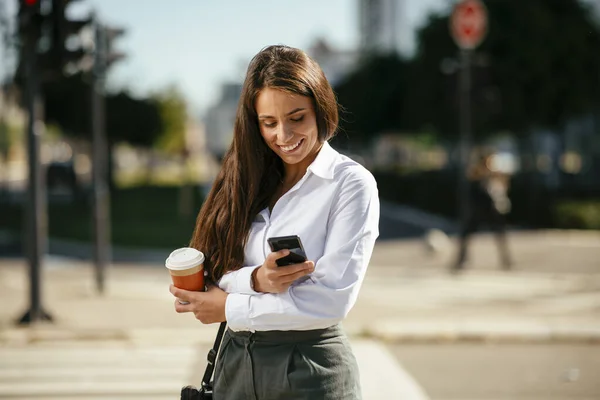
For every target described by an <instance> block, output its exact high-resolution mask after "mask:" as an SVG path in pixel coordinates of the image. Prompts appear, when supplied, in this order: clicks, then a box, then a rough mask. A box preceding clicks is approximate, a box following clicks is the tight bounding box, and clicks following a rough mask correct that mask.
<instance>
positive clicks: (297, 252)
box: [267, 236, 306, 267]
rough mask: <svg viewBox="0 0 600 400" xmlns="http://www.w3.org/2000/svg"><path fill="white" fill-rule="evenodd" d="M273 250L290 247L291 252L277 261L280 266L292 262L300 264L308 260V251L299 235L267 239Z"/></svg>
mask: <svg viewBox="0 0 600 400" xmlns="http://www.w3.org/2000/svg"><path fill="white" fill-rule="evenodd" d="M267 241H268V242H269V246H270V247H271V251H279V250H283V249H288V250H289V251H290V254H288V255H287V256H285V257H282V258H280V259H278V260H277V261H276V263H277V265H278V266H280V267H283V266H286V265H292V264H300V263H303V262H304V261H306V253H305V251H304V247H303V246H302V242H301V241H300V238H299V237H298V236H281V237H273V238H269V239H267Z"/></svg>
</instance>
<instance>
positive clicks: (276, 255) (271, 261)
mask: <svg viewBox="0 0 600 400" xmlns="http://www.w3.org/2000/svg"><path fill="white" fill-rule="evenodd" d="M288 254H290V251H289V250H288V249H283V250H279V251H274V252H272V253H271V254H269V255H268V256H267V261H268V262H267V263H266V264H267V267H270V268H277V267H278V266H277V263H276V261H277V260H278V259H280V258H283V257H285V256H287V255H288Z"/></svg>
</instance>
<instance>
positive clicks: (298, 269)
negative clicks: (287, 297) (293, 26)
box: [252, 249, 315, 293]
mask: <svg viewBox="0 0 600 400" xmlns="http://www.w3.org/2000/svg"><path fill="white" fill-rule="evenodd" d="M289 253H290V251H289V250H285V249H284V250H280V251H275V252H273V253H271V254H269V255H268V256H267V259H266V260H265V262H264V263H263V265H261V266H260V267H258V268H256V269H255V270H254V271H253V272H252V283H253V284H254V290H255V291H257V292H261V293H283V292H285V291H286V290H288V288H289V287H290V285H291V284H292V283H293V282H294V281H295V280H296V279H298V278H302V277H303V276H305V275H308V274H310V273H312V272H313V271H314V270H315V263H314V262H312V261H305V262H303V263H301V264H293V265H286V266H285V267H278V266H277V263H276V261H277V259H279V258H282V257H285V256H287V255H288V254H289Z"/></svg>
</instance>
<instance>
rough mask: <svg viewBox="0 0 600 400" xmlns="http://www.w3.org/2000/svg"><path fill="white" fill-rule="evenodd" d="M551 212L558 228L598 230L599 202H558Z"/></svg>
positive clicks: (599, 219)
mask: <svg viewBox="0 0 600 400" xmlns="http://www.w3.org/2000/svg"><path fill="white" fill-rule="evenodd" d="M553 212H554V217H555V219H556V223H557V225H558V227H559V228H567V229H600V200H581V201H576V200H572V201H560V202H558V204H556V206H555V207H554V210H553Z"/></svg>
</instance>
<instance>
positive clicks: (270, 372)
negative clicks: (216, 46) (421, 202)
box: [171, 46, 379, 400]
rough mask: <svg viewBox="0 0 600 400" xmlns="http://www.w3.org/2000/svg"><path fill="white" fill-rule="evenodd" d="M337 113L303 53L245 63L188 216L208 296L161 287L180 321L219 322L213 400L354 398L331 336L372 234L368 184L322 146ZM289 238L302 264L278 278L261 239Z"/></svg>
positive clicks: (351, 371)
mask: <svg viewBox="0 0 600 400" xmlns="http://www.w3.org/2000/svg"><path fill="white" fill-rule="evenodd" d="M337 123H338V105H337V102H336V99H335V96H334V93H333V91H332V89H331V86H330V85H329V83H328V82H327V80H326V78H325V76H324V74H323V72H322V71H321V68H320V67H319V66H318V65H317V63H316V62H315V61H313V60H312V59H311V58H310V57H308V56H307V55H306V54H305V53H304V52H303V51H301V50H298V49H294V48H290V47H287V46H271V47H267V48H265V49H264V50H262V51H261V52H259V53H258V54H257V55H256V56H255V57H254V58H253V59H252V61H251V62H250V65H249V67H248V71H247V75H246V79H245V82H244V86H243V90H242V95H241V98H240V102H239V105H238V110H237V116H236V121H235V127H234V138H233V143H232V145H231V148H230V149H229V151H228V152H227V154H226V156H225V158H224V160H223V167H222V169H221V171H220V173H219V175H218V177H217V179H216V181H215V183H214V185H213V188H212V190H211V192H210V194H209V195H208V198H207V199H206V202H205V203H204V205H203V207H202V209H201V210H200V213H199V215H198V219H197V223H196V229H195V232H194V235H193V239H192V243H191V246H192V247H195V248H197V249H199V250H200V251H202V252H204V253H205V255H206V261H205V268H206V269H207V271H208V274H209V278H210V280H212V282H215V283H216V285H214V286H211V287H209V289H208V290H207V291H206V292H190V291H185V290H180V289H177V288H175V287H174V286H171V293H172V294H173V295H174V296H175V297H176V298H178V299H181V300H182V301H187V302H189V304H180V303H179V301H178V300H176V301H175V309H176V311H177V312H179V313H194V315H195V317H196V318H197V319H199V320H200V321H201V322H202V323H205V324H206V323H217V322H222V321H225V320H226V321H227V324H228V329H227V331H226V333H225V336H224V339H223V343H222V346H221V351H220V353H219V356H218V360H217V364H216V368H215V381H214V398H215V399H218V400H220V399H227V400H236V399H240V400H246V399H248V400H250V399H256V400H261V399H272V400H276V399H281V400H283V399H285V400H294V399H328V400H342V399H348V400H354V399H360V398H361V389H360V384H359V373H358V366H357V364H356V360H355V358H354V355H353V353H352V350H351V347H350V345H349V342H348V340H347V338H346V336H345V334H344V332H343V329H342V328H341V326H340V322H341V321H342V320H343V319H344V318H345V317H346V315H347V314H348V312H349V311H350V309H351V308H352V307H353V305H354V303H355V302H356V299H357V297H358V293H359V290H360V287H361V284H362V281H363V278H364V276H365V272H366V269H367V265H368V263H369V260H370V257H371V254H372V251H373V246H374V244H375V239H376V238H377V236H378V234H379V231H378V224H379V199H378V192H377V186H376V182H375V180H374V178H373V176H372V175H371V174H370V173H369V172H368V171H367V170H366V169H364V168H363V167H362V166H361V165H360V164H358V163H356V162H354V161H352V160H351V159H350V158H348V157H345V156H343V155H341V154H339V153H338V152H337V151H335V150H334V149H333V148H332V147H331V146H330V145H329V144H328V142H327V141H328V140H329V139H330V138H331V137H332V136H333V135H334V133H335V132H336V129H337ZM289 235H297V236H299V237H300V238H301V240H302V243H303V245H304V250H305V252H306V255H307V258H308V261H306V262H304V263H300V264H295V265H290V266H283V267H278V266H277V264H276V260H277V259H279V258H281V257H284V256H285V255H286V254H288V250H282V251H278V252H271V251H270V250H269V247H268V244H267V239H268V238H270V237H276V236H289Z"/></svg>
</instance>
